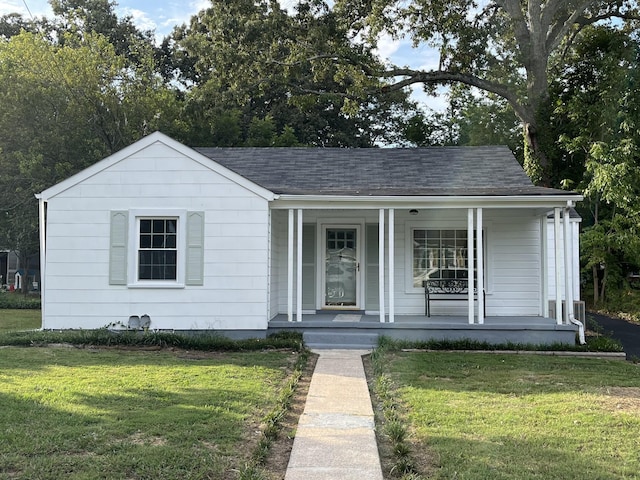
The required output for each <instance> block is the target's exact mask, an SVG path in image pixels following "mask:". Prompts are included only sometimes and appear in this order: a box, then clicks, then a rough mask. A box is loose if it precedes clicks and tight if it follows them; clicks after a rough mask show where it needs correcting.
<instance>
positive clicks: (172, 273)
mask: <svg viewBox="0 0 640 480" xmlns="http://www.w3.org/2000/svg"><path fill="white" fill-rule="evenodd" d="M177 238H178V219H177V218H141V219H140V220H139V243H138V280H176V279H177V266H178V265H177V264H178V242H177Z"/></svg>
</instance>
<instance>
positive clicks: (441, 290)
mask: <svg viewBox="0 0 640 480" xmlns="http://www.w3.org/2000/svg"><path fill="white" fill-rule="evenodd" d="M422 286H423V287H424V297H425V302H424V310H425V315H426V316H427V317H430V316H431V300H435V301H441V300H443V301H446V300H455V301H461V300H465V299H467V298H469V281H468V280H467V279H466V278H435V279H430V280H423V281H422ZM431 295H442V296H438V297H437V298H431ZM482 295H483V298H484V291H483V292H482ZM473 300H474V301H477V300H478V291H477V289H476V288H475V287H474V289H473ZM483 303H484V305H485V308H484V309H483V311H484V314H485V316H486V313H487V312H486V302H483Z"/></svg>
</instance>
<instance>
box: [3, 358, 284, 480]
mask: <svg viewBox="0 0 640 480" xmlns="http://www.w3.org/2000/svg"><path fill="white" fill-rule="evenodd" d="M296 359H297V356H296V355H292V354H291V352H269V353H265V352H255V353H254V352H243V353H224V354H213V353H206V352H174V351H167V350H162V351H129V350H119V349H77V348H72V347H71V348H64V347H63V348H16V347H5V348H0V405H1V408H0V432H2V441H0V479H9V478H29V479H56V480H57V479H60V478H65V479H89V478H91V479H101V478H104V479H106V478H109V479H111V478H127V479H143V478H144V479H154V480H158V479H181V480H186V479H212V478H215V479H227V478H238V472H239V471H240V470H242V468H243V466H244V465H245V464H246V463H247V462H248V461H249V458H250V457H251V455H252V454H253V453H254V450H255V448H256V443H257V441H258V440H259V428H260V422H261V420H262V419H263V418H264V417H265V415H267V414H268V413H270V412H272V411H273V409H274V408H276V407H277V406H278V405H277V404H278V401H279V399H280V398H281V396H282V390H283V389H284V388H285V386H286V384H287V381H288V380H289V376H290V374H291V368H292V367H293V363H294V362H295V360H296Z"/></svg>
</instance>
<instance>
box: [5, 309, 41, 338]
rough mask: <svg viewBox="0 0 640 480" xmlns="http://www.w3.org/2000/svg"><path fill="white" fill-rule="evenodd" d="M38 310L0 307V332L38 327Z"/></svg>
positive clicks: (39, 323)
mask: <svg viewBox="0 0 640 480" xmlns="http://www.w3.org/2000/svg"><path fill="white" fill-rule="evenodd" d="M40 315H41V314H40V310H17V309H2V308H0V332H8V331H14V330H33V329H35V328H40V326H41V316H40Z"/></svg>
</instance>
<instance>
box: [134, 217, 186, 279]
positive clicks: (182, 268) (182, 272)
mask: <svg viewBox="0 0 640 480" xmlns="http://www.w3.org/2000/svg"><path fill="white" fill-rule="evenodd" d="M141 218H158V219H167V218H176V219H177V220H178V228H177V230H178V238H177V242H176V245H177V250H178V252H177V263H178V265H177V271H176V280H138V253H139V244H140V227H139V225H140V219H141ZM186 225H187V211H186V210H178V209H139V210H129V251H128V254H129V255H128V256H129V259H130V260H129V264H128V265H127V268H128V272H127V273H128V274H127V278H128V283H127V286H128V287H129V288H184V287H185V277H186V252H187V235H186V231H185V229H186Z"/></svg>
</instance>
